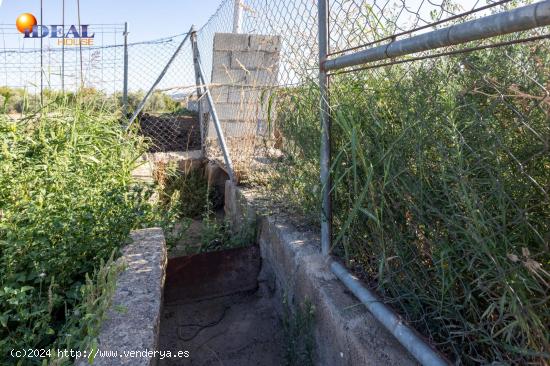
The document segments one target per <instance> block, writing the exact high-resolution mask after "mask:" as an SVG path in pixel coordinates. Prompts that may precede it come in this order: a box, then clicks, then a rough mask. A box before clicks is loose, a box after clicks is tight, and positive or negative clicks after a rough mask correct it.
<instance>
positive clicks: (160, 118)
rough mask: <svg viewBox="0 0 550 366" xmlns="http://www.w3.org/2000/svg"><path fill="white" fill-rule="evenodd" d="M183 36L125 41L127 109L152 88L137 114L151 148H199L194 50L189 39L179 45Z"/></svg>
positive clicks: (134, 108)
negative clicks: (138, 41) (126, 51)
mask: <svg viewBox="0 0 550 366" xmlns="http://www.w3.org/2000/svg"><path fill="white" fill-rule="evenodd" d="M186 36H187V33H185V34H180V35H177V36H174V37H168V38H164V39H160V40H156V41H152V42H141V43H133V44H130V45H128V58H129V63H128V80H129V81H128V102H129V108H128V112H129V114H130V115H131V114H133V113H134V112H135V111H136V108H137V107H138V106H139V104H140V102H142V100H144V97H145V96H146V94H147V92H149V91H150V92H151V95H150V96H149V98H147V100H146V103H145V105H144V106H143V109H142V110H141V111H139V112H140V114H139V115H138V122H139V126H140V128H141V132H142V133H143V134H144V135H145V136H146V137H149V138H150V139H151V145H150V146H151V148H150V151H151V152H169V151H188V150H200V149H201V136H200V128H199V122H198V114H197V112H198V109H197V101H196V95H193V94H194V93H195V90H196V85H195V71H194V67H193V54H192V50H191V46H190V43H189V42H188V41H187V42H186V44H184V45H183V46H182V47H181V48H180V46H181V43H182V42H183V40H184V38H185V37H186ZM167 66H168V67H167ZM166 67H167V69H166V73H165V74H164V75H163V76H162V78H161V79H160V81H159V82H158V83H157V84H156V85H155V82H156V81H157V79H158V78H159V76H161V74H162V72H163V70H164V69H165V68H166ZM151 88H153V89H151Z"/></svg>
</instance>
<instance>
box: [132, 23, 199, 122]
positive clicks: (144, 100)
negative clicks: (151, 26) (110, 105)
mask: <svg viewBox="0 0 550 366" xmlns="http://www.w3.org/2000/svg"><path fill="white" fill-rule="evenodd" d="M192 30H193V29H192V28H191V29H190V30H189V32H188V33H187V35H186V36H185V38H184V39H183V41H181V43H180V45H179V46H178V48H177V49H176V51H175V52H174V54H173V55H172V57H171V58H170V60H168V63H167V64H166V66H164V69H163V70H162V72H161V73H160V75H159V76H158V78H157V80H155V82H154V83H153V85H151V88H149V90H148V91H147V94H145V96H144V97H143V99H142V100H141V102H140V103H139V104H138V106H137V108H136V110H135V111H134V114H132V117H131V118H130V120H129V121H128V126H127V127H126V130H128V129H129V128H130V126H132V123H134V121H135V120H136V118H137V116H138V114H139V113H140V112H141V110H142V109H143V107H144V106H145V103H146V102H147V99H149V97H150V96H151V95H152V94H153V91H154V90H155V88H156V87H157V85H158V84H159V83H160V81H161V80H162V78H163V77H164V75H166V72H167V71H168V69H169V68H170V65H172V62H174V60H175V59H176V56H177V55H178V54H179V53H180V51H181V49H182V48H183V45H184V44H185V42H187V40H188V39H189V37H190V36H191V31H192Z"/></svg>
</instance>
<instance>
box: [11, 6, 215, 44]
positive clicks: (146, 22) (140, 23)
mask: <svg viewBox="0 0 550 366" xmlns="http://www.w3.org/2000/svg"><path fill="white" fill-rule="evenodd" d="M220 2H221V0H200V1H197V0H176V1H174V0H149V1H143V0H138V1H136V0H80V13H81V23H82V24H99V23H103V24H119V23H124V22H128V27H129V31H130V35H129V37H130V42H139V41H147V40H153V39H157V38H162V37H166V36H171V35H174V34H180V33H184V32H187V31H188V30H189V28H190V27H191V25H192V24H196V25H197V26H199V27H200V26H201V25H202V24H204V23H205V22H206V21H207V20H208V18H209V17H210V15H212V14H213V13H214V12H215V11H216V9H217V8H218V6H219V4H220ZM43 4H44V5H43V6H44V13H43V15H44V21H43V24H46V25H48V24H61V20H62V9H63V7H62V4H63V0H43ZM65 4H66V5H65V19H66V21H65V23H66V24H77V23H78V20H77V19H78V18H77V6H76V4H77V1H76V0H65ZM21 13H32V14H34V15H35V16H36V18H37V19H38V21H39V22H40V19H39V15H40V0H0V24H14V28H15V19H16V18H17V17H18V16H19V14H21Z"/></svg>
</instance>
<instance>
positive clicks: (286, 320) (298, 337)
mask: <svg viewBox="0 0 550 366" xmlns="http://www.w3.org/2000/svg"><path fill="white" fill-rule="evenodd" d="M283 306H284V314H283V319H282V321H283V334H284V341H285V358H284V359H285V365H287V366H307V365H314V360H313V356H314V349H315V339H314V337H313V323H314V321H315V306H313V304H311V302H310V301H309V300H306V301H305V302H304V303H303V304H301V305H298V306H296V309H295V310H294V311H293V310H292V308H291V307H290V305H289V303H288V299H287V298H286V296H285V298H284V299H283Z"/></svg>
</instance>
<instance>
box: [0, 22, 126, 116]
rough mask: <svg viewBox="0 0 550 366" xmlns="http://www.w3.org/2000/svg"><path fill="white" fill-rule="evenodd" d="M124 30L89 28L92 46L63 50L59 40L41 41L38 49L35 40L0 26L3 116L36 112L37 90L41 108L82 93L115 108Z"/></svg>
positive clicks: (117, 27) (70, 45)
mask: <svg viewBox="0 0 550 366" xmlns="http://www.w3.org/2000/svg"><path fill="white" fill-rule="evenodd" d="M67 28H68V27H67ZM123 30H124V25H104V24H101V25H100V24H95V25H89V27H88V34H89V35H93V43H92V44H90V45H88V44H86V45H82V46H79V45H77V44H76V43H75V42H72V43H68V44H66V45H63V40H62V39H61V38H57V39H52V38H44V39H43V42H42V49H41V48H40V40H39V39H37V38H24V35H23V34H21V33H19V32H18V31H17V30H16V29H15V27H14V26H13V25H0V36H1V37H2V48H1V49H0V60H1V61H0V85H3V86H4V89H5V90H4V91H3V93H2V95H3V98H4V101H5V104H4V109H5V111H6V112H8V113H16V112H17V113H22V112H23V111H24V110H27V111H33V110H36V109H37V108H38V107H39V105H40V92H41V90H42V91H44V97H45V98H44V99H45V100H44V102H45V103H47V102H48V100H51V99H52V98H53V97H55V96H56V95H57V94H59V93H60V92H62V91H65V92H67V93H72V94H75V93H77V92H80V93H81V94H82V93H84V94H86V97H87V98H88V99H89V100H90V101H91V100H92V97H94V98H96V97H97V98H96V99H94V100H95V101H96V102H98V103H99V104H104V103H103V101H105V102H106V103H107V104H108V105H109V107H110V108H117V107H118V106H120V100H119V99H120V98H119V96H120V92H121V90H122V85H123V67H124V58H123V56H124V49H123ZM67 40H69V39H67ZM70 40H71V41H74V39H73V38H71V39H70ZM117 92H118V94H117ZM99 100H101V102H99Z"/></svg>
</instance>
